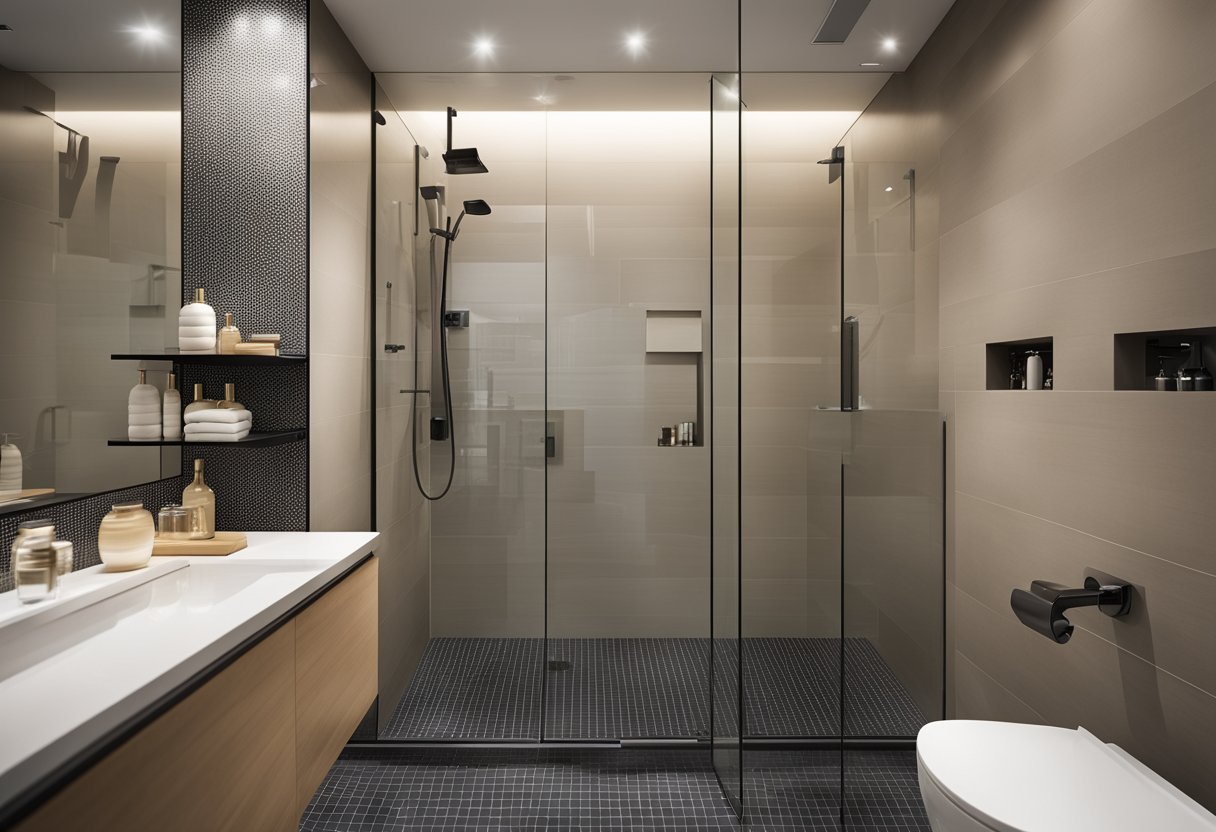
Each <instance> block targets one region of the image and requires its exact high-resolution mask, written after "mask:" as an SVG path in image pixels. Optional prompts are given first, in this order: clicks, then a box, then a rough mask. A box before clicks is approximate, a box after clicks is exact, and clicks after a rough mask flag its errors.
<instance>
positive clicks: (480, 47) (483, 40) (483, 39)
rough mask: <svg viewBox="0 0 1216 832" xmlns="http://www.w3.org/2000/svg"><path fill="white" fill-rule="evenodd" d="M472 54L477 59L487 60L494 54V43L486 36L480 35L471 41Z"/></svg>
mask: <svg viewBox="0 0 1216 832" xmlns="http://www.w3.org/2000/svg"><path fill="white" fill-rule="evenodd" d="M473 54H474V55H476V56H477V57H479V58H489V57H490V56H492V55H493V54H494V41H493V40H491V39H490V38H489V37H488V36H487V35H482V36H480V37H478V38H477V39H476V40H474V41H473Z"/></svg>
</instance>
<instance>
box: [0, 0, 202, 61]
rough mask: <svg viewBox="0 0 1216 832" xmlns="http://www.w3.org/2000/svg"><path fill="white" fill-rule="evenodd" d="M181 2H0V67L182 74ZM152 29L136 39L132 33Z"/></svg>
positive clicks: (124, 0)
mask: <svg viewBox="0 0 1216 832" xmlns="http://www.w3.org/2000/svg"><path fill="white" fill-rule="evenodd" d="M181 16H182V9H181V3H180V1H179V0H72V2H70V3H67V2H63V0H58V1H57V2H52V0H41V2H33V0H27V2H19V3H4V4H0V23H3V24H6V25H8V26H11V27H12V29H13V30H12V31H11V32H4V31H0V66H5V67H8V68H9V69H15V70H19V71H22V72H180V71H181V62H182V60H181V59H182V46H181ZM139 27H150V29H149V30H148V32H149V34H154V33H159V37H155V36H154V37H148V38H144V37H140V36H139V35H138V34H136V33H135V32H133V31H132V29H135V28H139Z"/></svg>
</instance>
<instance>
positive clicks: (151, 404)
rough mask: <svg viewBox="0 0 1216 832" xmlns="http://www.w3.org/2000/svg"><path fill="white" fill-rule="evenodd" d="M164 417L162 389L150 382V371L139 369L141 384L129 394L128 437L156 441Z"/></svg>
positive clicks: (132, 439) (138, 440)
mask: <svg viewBox="0 0 1216 832" xmlns="http://www.w3.org/2000/svg"><path fill="white" fill-rule="evenodd" d="M162 419H163V415H162V409H161V402H160V391H159V390H157V389H156V388H155V387H153V386H152V385H151V384H148V371H147V370H140V371H139V384H137V385H135V386H134V387H132V388H131V394H130V395H129V396H127V439H129V440H131V441H132V442H155V441H157V440H159V439H160V429H161V420H162Z"/></svg>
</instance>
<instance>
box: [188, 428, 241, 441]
mask: <svg viewBox="0 0 1216 832" xmlns="http://www.w3.org/2000/svg"><path fill="white" fill-rule="evenodd" d="M248 435H249V431H247V430H246V431H244V432H242V433H187V434H186V441H187V442H240V441H241V440H242V439H244V438H245V437H246V436H248Z"/></svg>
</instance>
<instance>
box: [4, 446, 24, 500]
mask: <svg viewBox="0 0 1216 832" xmlns="http://www.w3.org/2000/svg"><path fill="white" fill-rule="evenodd" d="M16 435H17V434H15V433H6V434H4V441H3V442H2V443H0V494H3V493H5V492H17V491H20V490H21V481H22V474H23V471H24V469H23V468H22V463H21V449H20V448H18V447H17V446H16V445H14V444H13V443H12V442H10V441H9V439H10V438H11V437H13V436H16Z"/></svg>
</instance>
